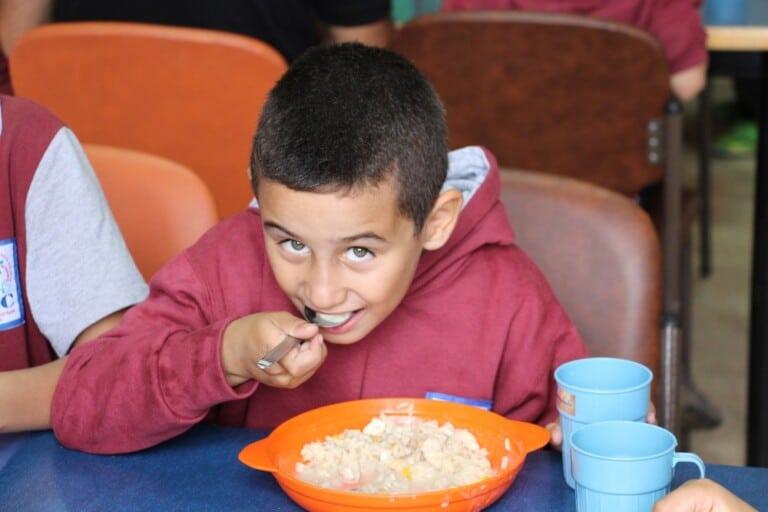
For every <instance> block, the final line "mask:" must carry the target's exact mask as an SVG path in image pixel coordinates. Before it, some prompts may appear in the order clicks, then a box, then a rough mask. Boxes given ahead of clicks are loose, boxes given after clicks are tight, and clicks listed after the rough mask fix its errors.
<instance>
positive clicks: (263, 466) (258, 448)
mask: <svg viewBox="0 0 768 512" xmlns="http://www.w3.org/2000/svg"><path fill="white" fill-rule="evenodd" d="M237 458H238V459H240V462H242V463H243V464H245V465H246V466H250V467H252V468H254V469H259V470H261V471H269V472H271V473H274V472H275V471H277V467H275V464H274V463H273V462H272V458H271V457H270V456H269V437H265V438H264V439H260V440H258V441H256V442H255V443H251V444H249V445H248V446H246V447H245V448H243V449H242V450H241V451H240V454H239V455H238V456H237Z"/></svg>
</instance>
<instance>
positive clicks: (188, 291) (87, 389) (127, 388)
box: [51, 253, 255, 453]
mask: <svg viewBox="0 0 768 512" xmlns="http://www.w3.org/2000/svg"><path fill="white" fill-rule="evenodd" d="M212 309H213V308H212V305H211V304H210V300H209V293H208V290H207V288H206V287H205V286H204V284H203V283H202V282H201V281H200V280H199V279H198V277H197V275H196V274H195V272H194V270H193V268H192V266H191V265H190V263H189V261H188V259H187V255H186V253H184V254H181V255H180V256H179V257H177V258H176V259H174V260H173V261H172V262H171V263H169V264H168V265H166V267H164V268H163V269H162V270H161V271H160V272H159V273H158V274H157V275H156V276H155V278H154V279H153V281H152V288H151V291H150V296H149V298H148V299H147V300H146V301H145V302H143V303H141V304H139V305H137V306H135V307H134V308H132V309H131V310H130V311H128V313H127V314H126V315H125V318H124V319H123V322H122V323H121V324H120V326H119V327H118V328H116V329H114V330H112V331H110V332H109V333H108V334H107V335H105V336H102V337H101V338H100V339H99V340H98V342H97V343H88V344H86V345H85V346H81V347H77V348H76V349H75V350H74V351H73V352H72V353H71V354H70V355H69V357H68V358H67V362H66V367H65V369H64V372H63V374H62V376H61V379H60V381H59V385H58V387H57V388H56V392H55V394H54V397H53V405H52V409H51V420H52V424H53V429H54V433H55V434H56V436H57V438H58V439H59V441H61V443H62V444H64V445H65V446H68V447H70V448H75V449H79V450H84V451H89V452H95V453H120V452H129V451H135V450H140V449H142V448H146V447H149V446H152V445H155V444H157V443H160V442H162V441H164V440H166V439H169V438H171V437H174V436H176V435H178V434H180V433H182V432H184V431H185V430H187V429H188V428H190V427H191V426H193V425H194V424H196V423H198V422H199V421H201V420H202V419H203V418H204V417H205V416H206V414H207V412H208V410H209V409H210V408H211V407H212V406H214V405H216V404H218V403H221V402H225V401H229V400H236V399H240V398H244V397H246V396H248V395H249V394H250V393H252V392H253V390H254V388H255V384H254V383H253V382H250V383H246V384H243V385H242V386H241V387H239V388H238V390H235V389H233V388H232V387H231V386H230V385H229V384H228V383H227V381H226V378H225V375H224V372H223V371H222V366H221V347H220V344H221V338H222V333H223V332H224V329H225V328H226V327H227V325H228V324H229V322H230V321H231V320H233V319H232V318H210V317H209V315H211V314H213V313H212Z"/></svg>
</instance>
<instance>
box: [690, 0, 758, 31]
mask: <svg viewBox="0 0 768 512" xmlns="http://www.w3.org/2000/svg"><path fill="white" fill-rule="evenodd" d="M704 21H705V23H706V24H707V25H728V26H747V27H750V26H763V27H764V26H768V0H706V1H705V2H704Z"/></svg>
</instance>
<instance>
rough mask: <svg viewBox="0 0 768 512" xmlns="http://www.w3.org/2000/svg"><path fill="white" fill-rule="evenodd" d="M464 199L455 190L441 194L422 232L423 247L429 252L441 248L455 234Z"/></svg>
mask: <svg viewBox="0 0 768 512" xmlns="http://www.w3.org/2000/svg"><path fill="white" fill-rule="evenodd" d="M463 201H464V199H463V196H462V195H461V192H459V191H458V190H456V189H455V188H449V189H448V190H446V191H444V192H441V193H440V195H439V196H437V201H435V205H434V206H433V207H432V211H431V212H429V215H428V216H427V220H426V222H425V223H424V228H423V229H422V231H421V245H422V247H423V248H424V249H426V250H428V251H434V250H436V249H439V248H441V247H442V246H443V245H445V243H446V242H447V241H448V239H449V238H450V237H451V233H453V228H455V227H456V222H458V220H459V214H460V213H461V205H462V203H463Z"/></svg>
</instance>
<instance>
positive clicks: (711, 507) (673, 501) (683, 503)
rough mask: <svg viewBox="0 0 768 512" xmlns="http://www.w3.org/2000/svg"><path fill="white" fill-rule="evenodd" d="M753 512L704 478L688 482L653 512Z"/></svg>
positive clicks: (660, 503) (723, 489)
mask: <svg viewBox="0 0 768 512" xmlns="http://www.w3.org/2000/svg"><path fill="white" fill-rule="evenodd" d="M698 511H706V512H755V509H754V508H752V507H750V506H749V505H748V504H746V503H744V502H743V501H742V500H740V499H739V498H737V497H736V496H734V495H733V494H731V493H730V492H729V491H728V490H727V489H725V488H724V487H722V486H720V485H718V484H716V483H715V482H713V481H712V480H707V479H706V478H698V479H696V480H689V481H687V482H686V483H685V484H683V485H681V486H680V487H679V488H678V489H675V490H674V491H672V492H671V493H670V494H668V495H667V496H665V497H664V498H663V499H662V500H660V501H658V502H656V505H654V507H653V512H698Z"/></svg>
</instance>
